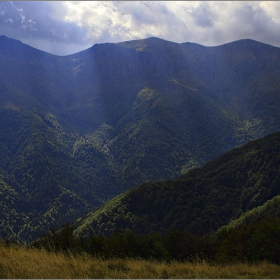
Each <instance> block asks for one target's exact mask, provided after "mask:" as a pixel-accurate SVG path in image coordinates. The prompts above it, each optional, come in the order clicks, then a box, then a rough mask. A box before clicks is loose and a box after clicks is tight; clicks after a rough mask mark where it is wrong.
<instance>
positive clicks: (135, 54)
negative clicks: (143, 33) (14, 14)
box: [0, 37, 280, 240]
mask: <svg viewBox="0 0 280 280" xmlns="http://www.w3.org/2000/svg"><path fill="white" fill-rule="evenodd" d="M3 41H5V42H7V44H6V45H9V44H10V45H13V46H14V47H13V48H7V47H5V45H4V44H3V43H1V42H3ZM146 45H147V46H146ZM130 46H134V47H133V48H131V47H130ZM144 46H146V47H145V48H144ZM6 51H8V52H9V55H7V54H6ZM13 52H17V53H18V57H19V58H20V59H17V58H16V56H13ZM0 61H1V63H0V73H1V77H0V114H1V121H0V132H1V133H0V152H1V159H2V160H1V162H0V164H1V165H0V167H1V169H0V174H1V176H2V179H1V180H2V181H3V184H2V185H1V188H2V189H3V193H4V194H5V193H7V199H6V198H5V199H3V201H2V204H3V207H4V206H5V207H4V208H5V209H6V210H5V219H4V222H7V226H6V225H5V223H3V224H2V227H1V229H0V232H1V235H2V236H4V237H6V236H10V235H11V236H18V237H20V238H22V239H26V240H32V239H33V238H35V237H38V235H40V233H42V232H44V231H46V230H47V229H48V228H49V227H52V226H58V224H59V223H60V222H61V221H60V220H59V219H58V218H57V217H59V215H60V213H61V215H62V217H63V219H64V220H65V221H69V220H71V219H76V218H78V216H82V215H84V214H86V213H87V212H88V211H91V210H93V209H94V208H95V207H97V206H99V205H101V204H102V203H103V202H105V201H107V200H108V199H110V198H112V197H114V196H116V195H118V194H120V193H122V192H124V191H126V190H128V189H130V188H132V187H134V186H137V185H139V184H140V183H142V182H145V181H158V180H166V179H175V178H176V177H179V176H180V175H182V174H184V173H186V172H188V171H189V170H191V169H193V168H195V167H199V166H202V165H204V164H205V163H206V162H207V161H209V160H212V159H214V158H215V157H217V156H219V155H221V154H223V153H225V152H227V151H229V150H230V149H232V148H234V147H237V146H239V145H242V144H244V143H247V142H248V141H250V140H253V139H257V138H261V137H263V136H265V135H268V134H270V133H273V132H277V131H280V122H279V119H280V118H279V117H280V116H279V114H280V113H279V110H278V108H279V106H280V98H279V91H278V88H279V81H278V77H279V74H280V66H279V65H280V64H279V62H280V49H278V48H275V47H271V46H269V45H265V44H262V43H259V42H256V41H252V40H243V41H240V42H236V43H229V44H226V45H222V46H218V47H203V46H200V45H197V44H193V43H183V44H177V43H173V42H168V41H165V40H161V39H156V38H150V39H146V40H139V41H131V42H122V43H116V44H111V43H108V44H96V45H94V46H92V47H91V48H88V49H86V50H84V51H82V52H79V53H76V54H73V55H67V56H54V55H51V54H47V53H44V52H41V51H39V50H36V49H34V48H31V47H29V46H27V45H25V44H23V43H19V42H18V41H14V40H10V39H9V38H4V37H1V38H0ZM4 197H5V196H4ZM17 205H25V206H17ZM24 209H25V210H24ZM66 209H69V214H67V210H66ZM10 212H13V213H15V217H14V218H12V219H10V218H9V217H8V213H10ZM75 213H76V214H75ZM19 228H20V233H19ZM34 229H36V230H34Z"/></svg>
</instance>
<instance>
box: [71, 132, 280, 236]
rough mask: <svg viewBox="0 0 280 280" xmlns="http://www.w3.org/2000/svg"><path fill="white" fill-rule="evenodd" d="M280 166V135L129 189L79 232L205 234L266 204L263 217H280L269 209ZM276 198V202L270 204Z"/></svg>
mask: <svg viewBox="0 0 280 280" xmlns="http://www.w3.org/2000/svg"><path fill="white" fill-rule="evenodd" d="M279 165H280V133H275V134H271V135H269V136H266V137H264V138H262V139H258V140H255V141H252V142H249V143H248V144H246V145H244V146H241V147H239V148H235V149H233V150H231V151H229V152H227V153H225V154H223V155H221V156H219V157H218V158H216V159H214V160H212V161H209V162H208V163H207V164H205V165H204V166H203V167H201V168H197V169H195V170H192V171H190V172H188V173H187V174H185V175H183V176H181V177H180V178H178V179H175V180H166V181H162V182H146V183H143V184H141V185H139V186H137V187H135V188H133V189H131V190H128V191H127V192H125V193H124V194H121V195H119V196H118V197H116V198H114V199H113V200H110V201H108V202H106V203H105V204H104V205H102V206H101V207H99V208H98V209H97V210H95V211H93V212H91V213H89V214H88V215H86V216H85V217H83V218H81V219H79V220H78V221H76V223H75V228H76V229H75V233H76V234H77V235H78V236H83V237H89V236H92V235H95V234H99V233H103V234H105V235H106V234H107V235H108V234H110V233H112V232H113V230H114V229H115V228H128V229H130V230H132V231H133V232H135V233H141V234H147V233H152V232H154V231H157V232H161V233H167V232H169V231H171V230H175V229H180V230H186V231H189V232H191V233H193V234H201V235H204V234H208V233H211V232H212V231H216V230H217V229H219V228H220V227H221V226H223V225H226V224H227V223H228V222H229V221H230V220H231V219H236V218H239V217H240V216H241V215H242V214H243V213H245V212H246V211H248V210H252V209H255V208H256V207H258V206H262V205H263V204H264V203H266V206H263V213H262V214H261V215H260V216H261V217H259V219H261V218H264V217H265V216H266V215H269V216H271V217H275V216H273V215H270V214H269V213H270V212H271V211H269V207H268V205H270V207H271V205H274V204H275V203H276V204H277V201H278V200H279V199H278V200H277V199H276V197H277V196H279V194H280V190H279V182H280V171H279ZM273 198H274V199H273ZM271 199H273V201H274V203H272V202H268V200H271ZM278 208H279V205H278ZM278 208H277V209H278ZM274 209H275V210H276V208H275V207H274ZM258 211H260V209H259V208H258V210H256V212H255V213H257V212H258ZM251 212H252V211H251ZM278 212H279V211H278ZM248 213H249V212H248ZM251 215H252V214H251ZM276 217H277V216H276ZM251 221H252V220H251Z"/></svg>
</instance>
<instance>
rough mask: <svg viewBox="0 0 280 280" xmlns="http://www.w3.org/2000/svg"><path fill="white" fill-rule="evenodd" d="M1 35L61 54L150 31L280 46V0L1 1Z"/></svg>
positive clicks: (207, 42) (176, 38) (208, 42)
mask: <svg viewBox="0 0 280 280" xmlns="http://www.w3.org/2000/svg"><path fill="white" fill-rule="evenodd" d="M0 35H5V36H7V37H9V38H13V39H17V40H20V41H22V42H23V43H25V44H28V45H30V46H32V47H35V48H37V49H40V50H43V51H46V52H49V53H52V54H56V55H68V54H72V53H76V52H79V51H82V50H84V49H87V48H89V47H91V46H92V45H94V44H97V43H98V44H101V43H107V42H109V43H117V42H123V41H129V40H135V39H145V38H149V37H158V38H161V39H165V40H168V41H172V42H176V43H183V42H192V43H198V44H201V45H204V46H217V45H221V44H225V43H229V42H232V41H236V40H239V39H254V40H257V41H260V42H263V43H267V44H270V45H273V46H277V47H280V1H29V2H26V1H4V2H3V1H1V2H0Z"/></svg>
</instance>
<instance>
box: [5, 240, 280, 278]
mask: <svg viewBox="0 0 280 280" xmlns="http://www.w3.org/2000/svg"><path fill="white" fill-rule="evenodd" d="M279 277H280V266H279V265H276V264H271V263H269V262H266V261H261V262H258V263H254V264H252V263H246V262H238V263H231V264H218V263H210V262H207V261H204V260H199V259H197V260H193V261H192V262H179V261H169V262H163V261H162V262H160V261H156V260H143V259H129V258H124V259H101V258H95V257H92V256H90V255H88V254H85V253H84V254H80V255H76V256H75V255H73V254H65V253H54V252H48V251H46V250H44V249H35V248H31V247H27V246H18V245H9V246H7V245H5V244H4V243H2V244H1V245H0V278H5V279H19V278H21V279H27V278H33V279H54V278H56V279H89V278H99V279H112V278H118V279H168V278H173V279H187V278H200V279H206V278H216V279H218V278H220V279H221V278H223V279H225V278H231V279H232V278H235V279H246V278H247V279H259V278H262V279H273V278H274V279H275V278H279Z"/></svg>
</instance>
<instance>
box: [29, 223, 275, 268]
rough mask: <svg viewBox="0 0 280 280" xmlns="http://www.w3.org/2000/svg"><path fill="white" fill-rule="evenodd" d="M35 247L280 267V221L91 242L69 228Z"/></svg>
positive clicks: (126, 233) (124, 233)
mask: <svg viewBox="0 0 280 280" xmlns="http://www.w3.org/2000/svg"><path fill="white" fill-rule="evenodd" d="M32 246H34V247H36V248H44V249H46V250H49V251H54V252H64V253H66V254H69V253H70V254H74V255H76V254H81V253H83V252H85V253H88V254H89V255H92V256H94V257H101V258H104V259H107V258H141V259H156V260H161V261H171V260H177V261H186V260H187V261H192V260H197V259H204V260H207V261H210V262H218V263H227V262H239V261H245V260H246V261H249V262H258V261H261V260H267V261H270V262H273V263H276V264H280V259H279V258H278V256H279V254H280V219H279V218H265V219H262V220H261V221H259V222H256V223H253V222H251V223H248V224H243V225H241V226H239V227H235V228H230V229H226V228H224V229H221V230H220V231H218V232H217V233H216V234H214V235H204V236H196V235H192V234H190V233H188V232H186V231H181V230H173V231H170V232H169V233H167V234H165V235H164V234H160V233H157V232H154V233H152V234H146V235H137V234H135V233H134V232H132V231H130V230H125V229H116V230H115V231H114V233H113V234H111V235H110V236H107V237H105V236H104V235H102V234H100V235H95V236H92V237H90V238H88V239H84V238H79V237H77V236H75V235H74V233H73V228H72V226H71V225H70V224H66V225H63V226H62V227H61V228H60V229H59V230H50V232H49V233H47V234H45V235H43V236H42V237H41V238H40V239H38V240H37V241H35V242H33V243H32Z"/></svg>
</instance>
